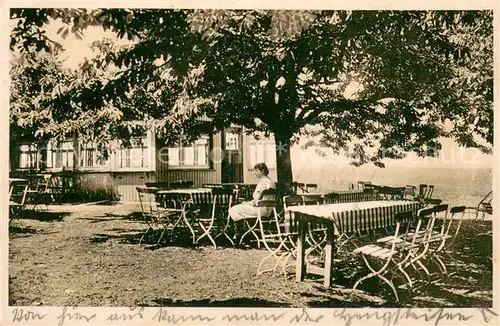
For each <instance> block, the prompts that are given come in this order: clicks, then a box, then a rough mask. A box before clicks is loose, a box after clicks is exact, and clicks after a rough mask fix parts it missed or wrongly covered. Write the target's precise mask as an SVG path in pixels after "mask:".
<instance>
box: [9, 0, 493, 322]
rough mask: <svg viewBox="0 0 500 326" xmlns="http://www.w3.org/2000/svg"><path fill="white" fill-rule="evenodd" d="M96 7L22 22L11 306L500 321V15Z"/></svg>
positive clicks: (17, 47)
mask: <svg viewBox="0 0 500 326" xmlns="http://www.w3.org/2000/svg"><path fill="white" fill-rule="evenodd" d="M105 5H106V3H103V6H105ZM77 6H78V4H75V6H74V7H73V8H62V7H57V6H56V7H50V8H49V7H47V8H23V7H11V8H9V9H8V11H9V23H8V26H9V31H8V34H9V40H10V47H9V49H8V51H9V52H10V58H9V59H8V69H9V70H8V76H7V77H8V78H9V88H8V90H7V92H8V93H7V94H8V95H7V96H8V105H9V110H8V111H9V113H8V117H9V126H8V135H9V140H8V145H9V148H8V150H9V151H8V153H7V149H5V151H4V155H8V180H9V204H8V213H7V208H6V207H5V215H7V214H8V216H9V219H8V305H9V306H11V307H26V306H38V307H39V306H43V307H50V306H58V307H59V306H64V307H69V306H72V307H75V306H82V307H158V308H160V307H207V308H210V307H225V308H234V307H237V308H247V307H252V308H299V309H305V308H336V309H343V308H485V309H486V308H488V309H489V308H492V307H493V293H494V278H493V261H494V259H493V225H492V221H493V220H494V217H493V216H494V214H497V211H498V207H493V206H494V203H495V201H494V200H493V198H494V196H497V195H498V194H496V193H495V191H494V190H495V189H494V182H493V173H494V171H493V170H494V168H495V169H497V168H498V166H495V165H494V156H493V140H494V130H493V129H494V128H493V115H494V110H493V93H494V86H493V85H494V46H493V45H494V43H493V16H494V15H493V10H292V9H290V10H288V9H287V10H277V9H272V10H271V9H260V10H259V9H200V8H198V9H194V8H191V9H181V8H178V9H175V8H172V9H166V8H157V9H153V8H116V7H110V8H77ZM80 6H83V5H80ZM497 18H498V17H497ZM5 47H7V46H6V45H5ZM6 165H7V164H6ZM495 173H496V172H495ZM5 178H7V173H5ZM4 188H6V182H5V187H4ZM496 189H497V188H496ZM5 192H6V190H5ZM495 198H496V197H495ZM497 203H498V202H497ZM5 219H6V218H5ZM6 224H7V223H6ZM5 233H7V230H5ZM5 236H7V234H5ZM65 311H66V310H65ZM304 311H305V310H304ZM341 311H343V310H341ZM494 315H495V316H496V314H494ZM336 317H338V316H336ZM11 318H12V317H11ZM14 318H15V317H14ZM344 320H345V318H344ZM61 323H62V321H61ZM68 323H69V322H68ZM349 323H350V321H349ZM436 324H437V322H436Z"/></svg>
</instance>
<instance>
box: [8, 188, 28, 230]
mask: <svg viewBox="0 0 500 326" xmlns="http://www.w3.org/2000/svg"><path fill="white" fill-rule="evenodd" d="M28 188H29V184H28V183H27V182H15V183H12V185H11V186H10V189H9V195H10V198H9V225H10V223H11V222H12V221H13V220H14V219H19V216H20V215H21V213H22V211H23V210H24V209H25V208H26V198H27V194H28Z"/></svg>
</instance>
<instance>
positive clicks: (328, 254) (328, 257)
mask: <svg viewBox="0 0 500 326" xmlns="http://www.w3.org/2000/svg"><path fill="white" fill-rule="evenodd" d="M333 241H334V234H333V222H331V221H328V222H327V223H326V247H325V280H324V285H325V287H326V288H330V286H331V285H332V262H333Z"/></svg>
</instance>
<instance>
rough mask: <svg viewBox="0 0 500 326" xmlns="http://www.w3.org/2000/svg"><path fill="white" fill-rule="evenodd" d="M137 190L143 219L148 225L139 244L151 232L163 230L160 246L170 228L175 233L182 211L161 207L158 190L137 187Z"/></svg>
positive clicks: (159, 240)
mask: <svg viewBox="0 0 500 326" xmlns="http://www.w3.org/2000/svg"><path fill="white" fill-rule="evenodd" d="M136 189H137V193H138V194H139V201H140V204H141V212H142V216H143V219H144V221H145V222H146V223H147V224H148V228H147V230H146V231H145V232H144V234H143V235H142V237H141V239H140V240H139V244H141V243H142V240H143V239H144V237H145V236H146V234H147V233H148V232H149V231H154V230H157V229H160V228H162V229H163V231H162V233H161V235H160V237H159V239H158V242H157V244H159V243H160V242H161V240H162V238H163V236H164V234H165V232H166V231H167V229H168V228H170V229H171V230H172V233H173V230H174V228H175V227H176V225H177V224H178V223H179V219H180V216H181V215H182V210H181V209H178V208H165V207H161V206H160V205H159V204H158V201H157V191H158V190H157V189H154V188H147V187H137V188H136Z"/></svg>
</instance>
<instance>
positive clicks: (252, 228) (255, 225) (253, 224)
mask: <svg viewBox="0 0 500 326" xmlns="http://www.w3.org/2000/svg"><path fill="white" fill-rule="evenodd" d="M276 195H277V192H276V189H266V190H264V191H263V192H262V200H264V201H273V202H274V210H273V211H272V212H271V216H261V221H262V222H263V223H265V221H264V219H268V220H269V218H270V217H272V215H273V213H274V214H275V215H276V216H278V212H277V211H276V207H277V203H276ZM262 207H267V206H262ZM257 211H259V215H261V214H260V210H259V209H257ZM244 224H245V227H246V228H247V231H246V232H245V233H243V234H242V235H241V237H240V241H239V244H240V245H241V244H242V243H243V239H244V238H245V237H246V236H247V235H249V234H252V235H253V237H254V239H255V240H256V241H257V247H258V248H260V243H261V240H262V239H261V238H260V237H259V235H258V232H259V230H258V229H259V219H258V218H256V219H255V220H250V219H246V220H244Z"/></svg>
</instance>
